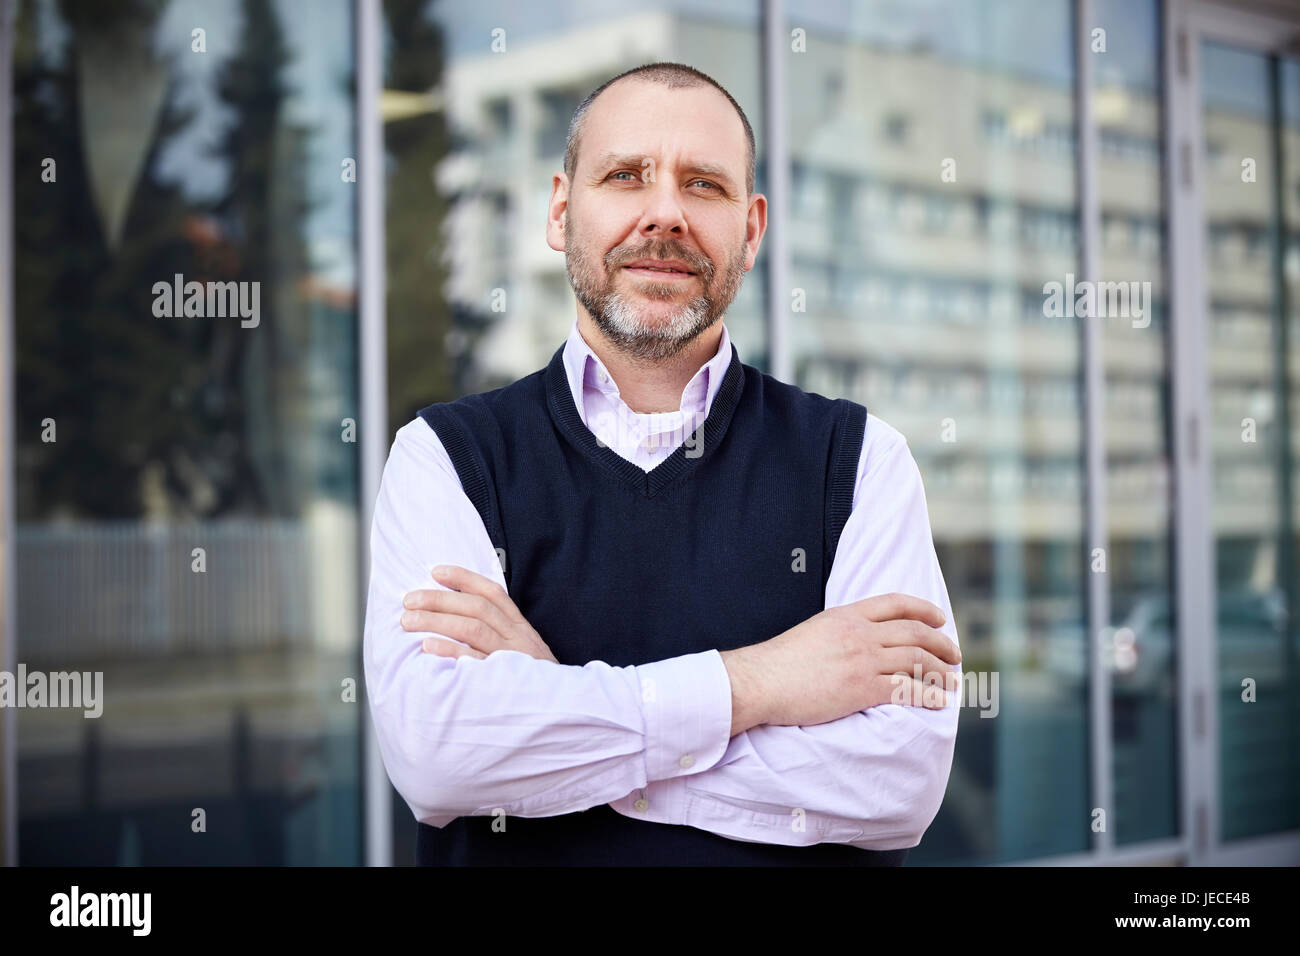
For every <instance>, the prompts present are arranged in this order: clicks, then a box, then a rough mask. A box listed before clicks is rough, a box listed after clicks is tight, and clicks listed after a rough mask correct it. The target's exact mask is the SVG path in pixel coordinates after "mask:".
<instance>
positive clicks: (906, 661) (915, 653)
mask: <svg viewBox="0 0 1300 956" xmlns="http://www.w3.org/2000/svg"><path fill="white" fill-rule="evenodd" d="M880 665H881V671H880V672H881V673H882V674H908V675H911V676H912V677H913V678H915V679H916V680H920V681H936V682H938V683H941V684H943V685H945V686H947V687H948V688H949V689H951V688H952V684H953V682H954V681H955V680H956V678H957V675H956V674H955V673H954V672H953V669H952V665H951V664H949V663H946V662H945V661H943V660H941V659H939V658H938V657H936V656H935V655H934V654H931V653H930V652H929V651H927V650H925V649H924V648H922V647H917V646H916V645H915V644H913V645H903V646H899V647H886V648H884V649H883V650H882V652H881V655H880Z"/></svg>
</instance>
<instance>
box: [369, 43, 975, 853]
mask: <svg viewBox="0 0 1300 956" xmlns="http://www.w3.org/2000/svg"><path fill="white" fill-rule="evenodd" d="M766 224H767V201H766V198H765V197H763V196H762V195H757V194H755V193H754V138H753V131H752V129H751V128H750V125H749V122H748V120H747V119H746V117H745V114H744V112H743V111H742V110H741V109H740V107H739V106H738V105H737V104H736V102H735V101H734V100H733V99H732V98H731V96H730V94H728V93H727V92H726V91H725V90H724V89H722V87H720V86H718V85H717V84H716V83H715V82H714V81H713V80H712V79H710V78H709V77H707V76H705V75H704V74H702V73H699V72H698V71H696V70H693V69H691V68H690V67H686V66H682V65H680V64H652V65H649V66H646V67H641V68H639V69H636V70H632V71H629V72H628V73H625V74H622V75H620V76H618V77H615V78H614V79H613V80H611V81H609V82H608V83H606V84H605V85H603V86H601V87H600V88H598V89H597V90H596V91H595V92H594V93H592V95H591V96H590V97H588V98H587V100H586V101H585V102H584V103H583V104H582V105H581V106H580V107H579V108H578V110H577V111H576V112H575V114H574V118H573V122H572V124H571V125H570V128H569V143H568V147H567V149H566V154H565V162H564V172H563V173H562V174H556V176H555V177H554V181H553V191H552V197H551V203H550V209H549V222H548V225H547V241H548V243H549V245H550V246H551V248H553V249H555V250H557V251H563V252H564V255H565V263H566V266H567V270H568V275H569V279H570V282H571V283H572V286H573V289H574V293H575V295H576V298H577V303H578V306H577V319H576V321H575V323H574V325H573V328H572V331H571V332H570V335H569V338H568V341H567V343H566V344H565V345H564V346H563V347H562V348H560V349H559V350H557V351H556V353H555V355H554V357H553V358H552V359H551V361H550V364H549V365H548V366H547V367H546V368H545V369H543V370H540V371H538V372H535V373H533V374H532V375H529V376H527V377H525V378H523V379H521V380H519V381H518V382H515V383H513V384H512V385H509V386H507V387H505V388H502V389H497V390H496V391H493V392H488V393H484V394H482V395H473V396H467V397H466V398H462V399H460V400H458V401H456V402H450V403H443V404H435V405H431V406H429V407H427V408H425V409H423V410H421V412H420V415H419V417H418V418H416V419H415V420H413V421H411V422H410V423H408V424H407V425H406V426H404V427H403V428H402V429H401V430H399V432H398V433H397V437H396V440H395V441H394V443H393V447H392V450H391V453H390V456H389V459H388V464H387V466H386V467H385V470H384V475H383V480H382V483H381V489H380V492H379V498H378V501H377V503H376V509H375V519H374V526H373V529H372V535H371V546H372V556H373V565H372V569H371V578H370V592H369V601H368V605H367V618H366V634H365V667H366V683H367V688H368V693H369V700H370V707H371V712H372V714H373V717H374V722H375V726H376V730H377V733H378V737H379V743H380V749H381V752H382V755H383V758H384V763H385V766H386V768H387V770H388V773H389V775H390V777H391V778H392V781H393V784H394V786H396V788H397V790H398V792H400V793H401V794H402V796H403V798H405V800H406V801H407V803H408V805H409V806H410V807H411V810H412V812H413V813H414V814H415V816H416V819H417V820H418V821H419V822H420V827H419V841H418V847H417V858H418V861H419V862H420V863H424V864H443V865H447V864H506V865H508V864H548V863H549V864H587V865H590V864H660V863H663V864H706V865H707V864H713V865H719V864H748V865H791V864H794V865H800V864H859V865H896V864H899V863H901V862H902V861H903V858H904V857H905V855H906V852H907V848H909V847H912V846H915V845H916V844H917V843H918V842H919V841H920V839H921V836H922V834H923V833H924V832H925V830H926V828H927V827H928V826H929V825H930V822H931V821H932V820H933V818H934V816H935V814H936V813H937V811H938V808H939V804H940V802H941V801H942V799H943V793H944V789H945V787H946V784H947V778H948V772H949V769H950V767H951V762H952V752H953V744H954V740H955V737H956V728H957V714H958V710H957V708H958V706H959V701H958V700H957V699H956V695H955V694H952V693H948V694H945V693H944V689H943V687H941V686H936V685H941V684H942V685H946V686H947V688H948V689H949V690H950V691H951V690H952V689H953V688H955V687H957V686H958V685H959V676H958V675H959V673H960V669H959V668H955V667H954V665H956V664H957V662H958V661H959V660H960V653H959V651H958V648H957V644H956V631H955V629H954V627H953V625H952V622H951V618H952V614H951V610H950V607H949V603H948V596H947V592H946V589H945V586H944V583H943V576H942V574H941V572H940V569H939V565H938V561H937V560H936V558H935V553H934V545H933V542H932V540H931V535H930V527H929V521H928V517H927V513H926V506H925V496H924V492H923V490H922V486H921V480H920V475H919V473H918V471H917V468H916V464H915V462H914V460H913V459H912V456H911V454H910V452H909V450H908V448H907V444H906V442H905V440H904V439H903V438H902V436H901V435H900V434H899V433H898V432H897V431H895V430H894V429H892V428H890V427H889V426H888V425H886V424H885V423H884V422H882V421H880V420H879V419H877V418H876V417H875V416H871V415H868V414H867V411H866V409H865V408H864V407H863V406H861V405H858V404H856V403H853V402H849V401H845V400H835V401H832V400H830V399H827V398H824V397H822V396H819V395H811V394H808V393H804V392H802V391H800V390H799V389H797V388H794V387H793V386H790V385H786V384H783V383H780V382H778V381H776V380H775V379H772V378H770V377H768V376H765V375H763V374H761V373H759V372H758V371H757V370H755V369H753V368H751V367H749V366H747V365H743V364H742V363H741V362H740V360H739V357H738V355H737V353H736V351H735V349H734V348H733V347H732V346H731V344H730V339H729V335H728V332H727V330H726V328H725V326H724V325H723V323H722V321H721V320H722V316H723V313H724V312H725V310H726V309H727V307H728V306H729V305H730V304H731V302H732V300H733V299H734V297H735V295H736V292H737V290H738V289H739V287H740V282H741V279H742V277H743V274H744V273H745V272H747V271H749V270H750V269H751V268H752V267H753V265H754V258H755V256H756V255H757V253H758V248H759V243H760V241H761V239H762V235H763V232H764V230H765V228H766ZM432 565H439V566H440V567H438V568H432V569H431V566H432ZM441 566H445V567H441ZM431 570H432V572H433V574H432V577H430V572H431ZM932 602H933V603H932Z"/></svg>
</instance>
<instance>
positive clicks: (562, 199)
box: [546, 173, 569, 252]
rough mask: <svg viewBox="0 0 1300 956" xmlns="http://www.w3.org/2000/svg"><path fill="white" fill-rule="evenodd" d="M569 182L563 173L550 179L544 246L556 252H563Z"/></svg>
mask: <svg viewBox="0 0 1300 956" xmlns="http://www.w3.org/2000/svg"><path fill="white" fill-rule="evenodd" d="M568 208H569V180H568V177H566V176H565V175H564V173H556V174H555V175H554V176H553V177H552V179H551V202H550V206H549V207H548V209H547V218H546V244H547V245H548V246H550V247H551V248H552V249H554V250H555V251H556V252H563V251H564V225H565V221H566V220H567V219H568Z"/></svg>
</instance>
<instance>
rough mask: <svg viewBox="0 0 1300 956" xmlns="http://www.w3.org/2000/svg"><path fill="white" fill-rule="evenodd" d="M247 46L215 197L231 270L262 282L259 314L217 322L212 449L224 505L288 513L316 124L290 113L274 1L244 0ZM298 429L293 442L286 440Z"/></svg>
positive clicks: (226, 80)
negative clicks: (250, 321)
mask: <svg viewBox="0 0 1300 956" xmlns="http://www.w3.org/2000/svg"><path fill="white" fill-rule="evenodd" d="M242 9H243V25H242V27H241V29H240V36H239V42H238V44H237V47H236V50H237V52H236V53H235V55H234V56H233V57H231V59H230V60H229V61H227V62H226V63H225V64H223V66H222V69H221V73H220V78H219V79H218V93H219V95H220V97H221V99H222V101H223V102H224V103H225V104H226V105H227V107H228V108H229V109H230V110H231V112H232V113H233V114H234V118H233V120H232V121H231V122H230V123H229V125H228V126H227V127H226V129H225V132H224V135H223V136H222V139H221V142H220V145H219V146H218V148H217V155H219V156H220V157H222V158H223V159H224V160H225V161H226V164H227V175H228V177H229V180H228V183H227V187H226V194H225V196H224V197H223V198H221V199H220V200H219V201H218V202H217V203H216V204H215V206H214V212H215V213H216V216H217V218H218V221H219V222H220V223H221V225H222V229H223V231H224V232H225V233H226V235H228V236H230V237H231V238H232V239H233V241H235V242H236V243H237V246H238V249H239V257H238V261H237V262H236V263H235V264H234V266H233V269H232V271H231V273H230V274H229V275H226V276H224V277H222V278H224V279H226V280H227V281H229V280H234V281H237V282H259V283H260V284H261V321H260V324H259V325H258V326H257V327H256V328H254V329H244V328H242V327H241V326H240V323H238V322H221V321H215V322H212V321H210V322H208V324H207V333H208V336H209V341H208V342H207V347H206V348H205V349H204V350H203V354H204V355H205V357H206V359H207V368H206V370H205V377H206V380H207V382H208V387H209V388H210V389H211V390H212V392H213V394H215V395H217V396H220V397H222V398H223V399H224V403H223V404H222V405H219V406H218V407H216V408H214V409H211V410H209V416H210V417H209V420H208V424H209V426H210V428H211V429H212V430H213V431H214V432H216V433H217V434H218V435H219V438H218V441H221V442H224V446H223V447H227V448H229V449H231V450H233V451H234V453H233V454H230V455H228V456H226V455H223V454H222V452H221V450H220V447H217V446H214V447H213V448H212V449H210V450H209V451H208V452H207V455H206V461H207V462H208V463H209V468H208V469H205V470H210V469H215V468H220V467H223V466H224V467H226V468H227V469H228V472H227V474H226V475H225V477H226V481H224V482H223V485H222V496H221V502H220V506H219V508H220V510H229V509H241V510H256V511H264V510H268V509H269V510H271V511H273V512H274V513H276V514H286V513H290V512H291V511H292V510H293V509H294V508H296V507H297V506H299V505H301V504H302V502H303V494H302V492H303V489H302V488H301V487H299V486H297V482H295V481H294V480H293V479H294V477H295V469H294V464H295V463H294V462H293V461H292V460H291V458H290V454H291V453H292V452H293V451H294V450H295V449H299V450H300V449H302V448H303V447H304V446H305V445H307V444H308V442H307V441H306V438H307V436H306V434H305V426H306V418H305V415H304V414H303V413H304V412H305V411H306V410H305V409H304V408H302V397H303V394H304V389H303V388H302V384H301V381H302V375H303V374H304V373H305V372H306V369H305V368H303V366H304V365H305V364H306V360H307V358H308V357H309V356H310V355H311V354H312V352H311V351H310V349H311V345H312V343H311V342H310V340H309V336H308V329H307V322H308V317H307V312H306V308H305V306H304V304H303V302H302V300H301V298H300V297H299V296H298V295H297V292H296V289H295V283H296V281H297V280H298V279H299V277H301V276H303V275H305V274H306V271H307V261H306V251H305V250H304V248H303V243H302V239H301V237H302V232H303V220H304V218H305V213H306V210H307V203H306V199H305V190H304V188H303V187H302V186H301V185H300V184H301V183H302V182H303V181H304V179H305V178H306V171H307V168H308V161H307V156H306V149H305V143H304V140H305V138H306V131H305V130H302V129H300V128H291V127H288V126H286V124H285V121H284V117H283V115H282V112H283V109H284V101H285V98H286V95H287V90H286V87H285V84H284V80H283V73H284V71H285V69H286V67H287V65H288V62H289V52H288V49H287V48H286V45H285V40H284V31H283V28H282V27H281V24H280V21H279V19H278V18H277V17H276V15H275V13H274V11H273V10H272V9H271V4H270V0H243V4H242ZM288 436H294V440H286V438H288Z"/></svg>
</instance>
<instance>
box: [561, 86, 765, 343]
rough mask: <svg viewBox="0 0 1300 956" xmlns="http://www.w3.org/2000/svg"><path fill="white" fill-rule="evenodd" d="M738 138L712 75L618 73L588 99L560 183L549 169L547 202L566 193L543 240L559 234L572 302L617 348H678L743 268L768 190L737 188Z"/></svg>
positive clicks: (708, 317)
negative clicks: (552, 190) (709, 79)
mask: <svg viewBox="0 0 1300 956" xmlns="http://www.w3.org/2000/svg"><path fill="white" fill-rule="evenodd" d="M745 146H746V144H745V134H744V127H743V126H742V124H741V122H740V117H739V116H737V115H736V112H735V110H734V109H733V108H732V106H731V104H730V103H728V102H727V99H726V97H724V96H723V95H722V94H721V93H719V92H718V91H717V90H715V89H713V88H712V87H707V86H706V87H697V88H694V87H693V88H689V89H669V88H668V87H664V86H660V85H658V84H653V83H647V82H644V81H639V80H635V79H632V80H622V81H620V82H618V83H616V84H614V85H613V86H611V87H610V88H609V89H607V90H606V91H605V92H604V93H602V94H601V95H600V97H599V98H598V99H597V100H596V102H595V103H593V104H592V106H591V109H590V110H589V111H588V113H587V123H586V128H585V129H584V132H583V136H582V141H581V144H580V147H579V153H578V164H577V168H576V170H575V171H574V177H573V182H572V183H569V184H568V187H569V188H568V190H567V195H565V194H563V193H561V192H559V191H558V187H559V186H560V185H561V184H562V182H563V177H559V176H557V177H556V180H557V192H556V194H555V195H554V196H553V198H552V207H553V209H554V208H556V201H557V198H559V199H566V200H567V202H566V203H565V204H564V206H562V207H559V208H561V209H562V211H563V214H564V216H565V225H564V230H563V231H562V232H559V233H558V236H557V235H556V233H555V232H553V233H552V242H551V244H552V246H553V247H557V248H558V246H556V241H555V240H556V239H557V238H558V239H559V240H561V241H562V242H563V249H564V260H565V268H566V270H567V271H568V275H569V281H570V283H572V285H573V290H574V294H575V296H576V297H577V299H578V302H579V303H580V304H581V305H582V307H583V308H584V309H585V310H586V311H587V314H588V315H590V316H591V319H592V321H593V322H594V323H595V324H596V326H597V327H598V328H599V329H600V330H601V332H603V333H604V334H605V336H606V337H607V338H609V339H610V341H611V342H613V343H614V344H615V345H616V346H617V347H618V348H619V349H620V350H622V351H623V352H625V353H626V354H629V355H633V356H636V357H638V358H641V359H645V360H649V361H656V360H661V359H664V358H668V357H670V356H672V355H675V354H677V353H678V352H679V351H681V349H682V348H684V347H685V346H686V345H687V344H688V343H689V342H691V341H692V340H693V339H694V338H695V337H696V336H698V335H699V334H700V333H702V332H703V331H704V330H706V329H708V328H709V327H710V326H712V325H713V324H714V323H715V322H717V321H718V320H719V319H720V318H721V317H722V315H723V314H724V313H725V312H726V310H727V308H728V306H730V305H731V303H732V301H733V300H734V299H735V297H736V293H737V292H738V291H739V290H740V283H741V280H742V278H743V277H744V274H745V272H747V271H748V270H749V269H751V268H753V264H754V256H755V255H756V254H757V251H758V243H759V241H760V239H761V237H762V232H763V228H764V227H765V226H766V199H765V198H764V197H762V196H749V195H747V194H746V192H745ZM643 260H661V261H660V263H659V267H660V268H675V269H676V270H678V271H674V272H661V271H656V270H655V269H654V268H644V267H642V266H641V265H640V263H642V262H643ZM662 260H675V261H674V262H673V263H672V264H671V265H669V264H667V263H664V262H663V261H662Z"/></svg>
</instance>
